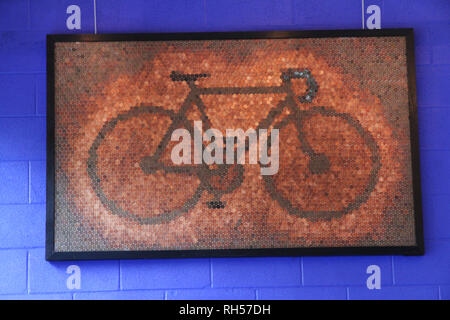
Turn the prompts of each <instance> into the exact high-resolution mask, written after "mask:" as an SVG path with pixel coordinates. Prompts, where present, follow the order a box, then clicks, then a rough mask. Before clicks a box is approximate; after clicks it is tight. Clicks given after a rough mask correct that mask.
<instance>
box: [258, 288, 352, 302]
mask: <svg viewBox="0 0 450 320" xmlns="http://www.w3.org/2000/svg"><path fill="white" fill-rule="evenodd" d="M258 299H259V300H346V299H347V290H346V288H345V287H340V288H339V287H320V288H319V287H302V288H270V289H268V288H266V289H258Z"/></svg>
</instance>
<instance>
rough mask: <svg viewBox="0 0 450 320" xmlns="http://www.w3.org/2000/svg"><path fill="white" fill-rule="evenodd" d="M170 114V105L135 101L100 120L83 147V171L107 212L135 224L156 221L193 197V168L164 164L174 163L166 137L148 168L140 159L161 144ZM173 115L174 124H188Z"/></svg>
mask: <svg viewBox="0 0 450 320" xmlns="http://www.w3.org/2000/svg"><path fill="white" fill-rule="evenodd" d="M174 118H175V115H174V112H172V111H169V110H164V109H162V108H160V107H153V106H141V107H133V108H131V109H130V110H128V111H126V112H124V113H121V114H119V115H118V116H116V117H115V118H113V119H111V120H109V121H106V122H105V124H104V125H103V127H102V128H101V130H100V131H99V133H98V134H97V136H96V138H95V140H94V142H93V144H92V145H91V147H90V149H89V158H88V160H87V171H88V175H89V177H90V179H91V185H92V188H93V189H94V191H95V193H96V195H97V196H98V198H99V199H100V200H101V202H102V204H103V205H104V206H105V207H106V208H107V209H108V211H109V212H110V213H112V214H115V215H118V216H121V217H125V218H130V219H133V220H134V221H136V222H138V223H140V224H158V223H164V222H169V221H171V220H173V219H175V218H176V217H178V216H179V215H180V214H182V213H184V212H187V211H188V210H189V209H191V208H192V207H194V206H195V204H196V203H197V202H198V201H199V199H200V197H201V195H202V192H203V185H202V182H201V180H200V179H199V177H198V176H197V173H196V170H195V168H194V167H192V166H185V167H183V166H182V165H180V166H177V168H176V170H169V168H172V169H173V168H174V165H173V163H172V162H171V158H170V150H171V142H169V143H168V144H167V145H166V146H164V148H165V150H162V151H161V150H160V151H161V152H158V154H160V156H158V157H157V159H155V161H154V163H155V167H154V168H153V170H152V172H151V173H149V172H147V173H146V172H144V171H143V169H142V168H141V165H140V164H141V161H142V159H143V158H145V157H146V156H148V155H153V154H156V153H157V150H158V148H161V141H162V139H163V136H164V135H165V134H166V133H167V130H168V128H169V127H170V125H171V124H172V123H173V121H174ZM178 121H179V124H178V125H177V128H178V127H179V128H186V129H188V128H190V127H189V126H190V124H189V123H188V121H187V120H186V121H182V120H178ZM189 131H190V132H192V131H191V130H189Z"/></svg>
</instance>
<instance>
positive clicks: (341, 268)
mask: <svg viewBox="0 0 450 320" xmlns="http://www.w3.org/2000/svg"><path fill="white" fill-rule="evenodd" d="M370 265H377V266H379V267H380V269H381V284H382V285H390V284H392V258H391V257H387V256H373V257H365V256H361V257H304V258H303V279H304V285H305V286H343V285H366V281H367V278H368V277H369V276H370V275H369V274H367V267H368V266H370Z"/></svg>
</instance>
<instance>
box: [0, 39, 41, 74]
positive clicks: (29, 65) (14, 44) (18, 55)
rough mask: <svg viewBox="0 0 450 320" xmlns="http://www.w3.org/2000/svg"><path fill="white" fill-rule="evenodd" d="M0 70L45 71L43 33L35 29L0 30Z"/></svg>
mask: <svg viewBox="0 0 450 320" xmlns="http://www.w3.org/2000/svg"><path fill="white" fill-rule="evenodd" d="M0 43H1V44H2V45H1V46H0V61H1V62H2V63H0V72H45V71H46V67H45V66H46V61H47V60H46V57H47V54H46V52H47V50H46V40H45V33H43V32H36V31H3V32H0Z"/></svg>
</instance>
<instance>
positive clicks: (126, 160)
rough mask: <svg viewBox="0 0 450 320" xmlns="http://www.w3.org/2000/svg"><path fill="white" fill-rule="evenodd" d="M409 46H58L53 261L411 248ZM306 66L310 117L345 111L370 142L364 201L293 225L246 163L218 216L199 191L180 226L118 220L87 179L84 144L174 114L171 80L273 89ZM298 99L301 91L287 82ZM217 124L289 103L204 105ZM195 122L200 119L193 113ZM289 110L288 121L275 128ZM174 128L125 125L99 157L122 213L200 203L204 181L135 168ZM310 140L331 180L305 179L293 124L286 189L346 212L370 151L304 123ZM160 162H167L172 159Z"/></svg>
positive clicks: (281, 175) (254, 99) (176, 90)
mask: <svg viewBox="0 0 450 320" xmlns="http://www.w3.org/2000/svg"><path fill="white" fill-rule="evenodd" d="M405 52H406V49H405V41H404V39H403V38H400V37H385V38H383V37H380V38H329V39H326V38H324V39H286V40H226V41H219V40H214V41H176V42H101V43H95V42H81V43H57V44H56V48H55V59H56V63H55V121H56V141H55V150H56V214H55V219H56V220H55V251H56V252H61V251H106V250H107V251H112V250H168V249H223V248H279V247H353V246H358V247H360V246H408V245H414V244H415V235H414V212H413V197H412V174H411V158H410V137H409V120H408V95H407V75H406V56H405ZM287 68H307V69H309V70H310V71H311V73H312V75H313V76H314V77H315V79H316V81H317V83H318V85H319V89H318V93H317V96H316V97H315V98H314V100H313V101H312V103H298V107H299V108H300V109H302V110H309V109H311V108H313V107H314V106H326V107H327V108H331V109H333V110H335V111H336V112H339V113H345V114H348V115H350V116H351V117H352V118H353V119H356V120H357V121H358V122H359V123H360V124H361V126H362V127H363V128H364V129H365V130H367V131H368V132H369V133H370V135H371V136H372V137H373V138H374V139H375V141H376V144H377V146H378V148H379V154H380V162H381V168H380V170H379V172H378V175H377V182H376V185H375V188H374V190H373V191H372V192H371V194H370V197H369V198H368V200H367V201H365V202H364V203H363V204H362V205H361V206H360V207H359V208H358V209H356V210H353V211H351V212H349V213H347V214H344V215H342V216H340V217H336V218H332V219H314V218H303V217H298V216H295V215H292V214H290V213H288V212H287V210H286V209H285V208H283V207H281V206H280V205H279V203H278V202H277V201H275V200H273V199H272V198H271V196H270V195H269V193H268V192H267V190H266V187H265V184H264V180H263V179H262V177H261V175H260V167H259V166H258V165H249V164H246V165H244V168H245V172H244V180H243V182H242V184H241V185H240V186H239V188H237V189H236V190H234V191H233V192H232V193H229V194H225V195H224V196H223V197H222V199H221V200H222V201H224V202H226V207H225V208H223V209H210V208H208V206H207V205H206V203H207V202H208V201H210V200H212V199H211V198H212V197H211V195H210V194H208V192H206V191H205V192H203V193H202V196H201V198H200V200H199V201H198V203H197V204H196V205H195V206H194V207H193V208H192V209H190V210H188V211H187V212H185V213H183V214H181V215H180V216H178V217H177V218H175V219H173V220H171V221H169V222H163V223H157V224H142V223H139V222H138V221H136V220H135V219H130V218H127V217H121V216H119V215H117V214H114V213H112V212H111V211H110V210H108V208H106V207H105V206H104V204H103V203H102V202H101V201H100V199H99V197H98V196H97V195H96V193H95V191H94V189H93V186H92V181H91V178H90V177H89V174H88V168H87V163H88V158H89V148H90V147H91V146H92V144H93V142H94V140H95V138H96V136H97V135H98V133H99V131H100V130H101V128H102V127H103V126H104V124H105V123H107V122H108V121H110V120H111V119H114V118H115V117H117V116H118V115H119V114H121V113H124V112H127V111H128V110H130V109H131V108H132V107H134V106H139V105H149V106H159V107H162V108H164V109H166V110H173V111H177V110H178V109H179V108H180V106H181V104H182V103H183V101H184V99H185V97H186V96H187V94H188V93H189V88H188V86H187V84H186V83H185V82H173V81H172V80H171V79H170V77H169V75H170V73H171V72H172V71H173V70H177V71H182V72H184V73H209V74H210V75H211V76H210V77H208V78H202V79H199V80H198V81H197V82H196V83H197V85H198V86H200V87H227V86H228V87H229V86H233V87H248V86H258V87H259V86H279V85H281V79H280V75H281V71H280V70H284V69H287ZM293 88H294V91H295V93H296V94H297V95H302V94H303V92H304V90H305V84H304V81H302V80H293ZM201 98H202V100H203V102H204V104H205V106H206V113H207V116H208V118H209V119H210V121H211V122H212V126H213V127H214V128H217V129H219V130H221V131H222V132H225V130H226V129H236V128H242V129H244V130H247V129H248V128H251V127H252V128H256V126H257V125H258V123H259V122H260V121H261V120H262V119H264V118H265V117H266V116H267V114H268V112H269V110H271V109H272V108H273V107H275V106H276V104H277V103H278V101H280V100H281V99H283V98H284V95H283V94H268V95H262V94H261V95H233V96H231V95H208V96H206V95H205V96H202V97H201ZM191 110H192V112H190V113H189V121H190V123H191V124H192V121H194V120H200V119H199V115H198V113H197V112H195V108H192V109H191ZM287 115H288V114H287V113H285V114H282V115H281V116H280V119H282V118H283V117H285V116H287ZM169 123H170V119H169V118H168V117H164V116H155V115H143V116H142V117H138V118H134V119H133V120H130V121H128V122H126V123H125V122H123V123H122V122H121V123H119V124H118V125H117V126H116V127H115V129H114V130H113V131H112V132H111V134H110V135H109V136H108V137H107V138H105V140H104V142H103V144H102V145H101V147H100V148H99V149H98V173H99V177H100V178H101V179H100V181H98V182H96V183H99V184H100V185H101V188H102V189H103V191H104V192H105V194H106V195H107V196H108V197H109V198H110V199H113V200H114V201H115V203H116V204H117V205H118V206H120V207H121V208H124V209H125V210H127V211H130V212H133V214H134V215H136V216H138V217H142V218H146V217H154V216H158V215H159V214H161V212H163V211H165V210H167V208H169V207H171V206H173V205H177V204H181V203H184V202H185V201H186V199H189V198H191V197H192V195H193V194H194V193H195V189H196V187H197V186H198V185H199V183H200V181H199V179H198V177H196V176H186V175H176V174H164V173H162V172H160V173H157V174H154V175H145V174H144V173H143V172H142V170H141V169H140V167H139V165H138V162H139V159H141V158H142V157H143V156H146V155H148V154H151V153H152V152H153V151H154V150H155V148H156V146H157V144H158V143H159V141H160V139H161V138H162V135H163V133H164V132H165V131H166V130H167V128H168V126H169ZM303 130H304V131H303V133H304V135H305V138H306V139H307V141H308V142H309V143H310V144H311V145H312V146H313V147H314V148H315V150H316V151H320V152H322V153H324V154H326V155H327V156H328V157H329V159H330V162H331V167H330V170H329V171H328V172H327V173H324V174H320V175H312V174H310V173H309V172H308V167H307V166H308V157H307V156H306V155H304V154H302V152H301V150H300V148H299V142H298V140H297V138H296V134H295V127H294V126H292V125H288V126H286V127H284V128H282V129H281V130H280V170H279V172H278V173H277V174H276V175H275V176H274V181H275V182H276V183H277V186H278V189H279V191H280V192H281V193H282V194H283V195H284V196H285V197H286V198H289V199H290V201H291V202H292V203H293V204H295V205H298V206H299V207H302V208H305V209H307V210H312V211H315V210H317V211H320V210H332V209H336V210H338V209H340V208H343V207H345V205H346V204H348V203H349V202H351V201H353V200H354V199H355V197H356V196H357V195H358V194H359V193H361V192H362V189H364V186H365V185H366V184H367V177H368V172H369V171H370V163H371V161H370V154H369V152H368V149H367V146H365V145H364V143H363V142H362V140H361V138H360V136H359V135H358V134H357V133H355V131H354V130H353V129H352V128H351V127H349V126H348V124H346V123H345V122H344V123H343V122H342V121H339V119H331V118H327V117H320V116H316V117H313V118H311V120H310V121H308V122H307V123H305V125H304V127H303ZM170 149H171V148H168V150H167V152H166V153H165V157H164V161H165V162H167V163H169V162H170V151H171V150H170Z"/></svg>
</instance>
